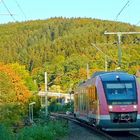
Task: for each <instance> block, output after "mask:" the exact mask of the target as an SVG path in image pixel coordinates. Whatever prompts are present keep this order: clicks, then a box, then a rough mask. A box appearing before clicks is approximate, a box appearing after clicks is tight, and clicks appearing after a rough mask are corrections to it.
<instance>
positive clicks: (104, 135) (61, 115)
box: [51, 113, 116, 140]
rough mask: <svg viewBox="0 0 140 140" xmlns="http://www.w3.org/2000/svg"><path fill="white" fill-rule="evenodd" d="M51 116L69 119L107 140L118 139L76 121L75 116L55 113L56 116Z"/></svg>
mask: <svg viewBox="0 0 140 140" xmlns="http://www.w3.org/2000/svg"><path fill="white" fill-rule="evenodd" d="M51 116H53V117H60V118H63V119H67V120H69V121H72V122H74V123H76V124H78V125H80V126H82V127H85V128H87V129H89V130H92V131H94V132H96V133H97V134H98V135H101V136H103V137H104V138H106V139H107V140H116V139H114V138H113V137H112V136H110V135H108V134H107V133H105V132H103V131H100V130H99V129H97V128H95V127H93V126H91V125H89V124H87V123H84V122H81V121H79V120H77V119H75V118H74V117H73V116H71V115H65V114H56V113H54V114H51Z"/></svg>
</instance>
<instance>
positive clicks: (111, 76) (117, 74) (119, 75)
mask: <svg viewBox="0 0 140 140" xmlns="http://www.w3.org/2000/svg"><path fill="white" fill-rule="evenodd" d="M98 76H99V77H100V78H101V79H102V81H117V80H118V79H119V80H121V81H132V80H134V79H135V76H134V75H132V74H128V73H126V72H122V71H113V72H106V73H102V74H99V75H98Z"/></svg>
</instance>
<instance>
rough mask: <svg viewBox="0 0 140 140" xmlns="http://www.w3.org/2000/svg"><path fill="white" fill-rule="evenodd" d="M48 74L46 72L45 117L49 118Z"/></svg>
mask: <svg viewBox="0 0 140 140" xmlns="http://www.w3.org/2000/svg"><path fill="white" fill-rule="evenodd" d="M47 79H48V77H47V72H45V93H46V95H45V115H46V116H48V91H47V83H48V82H47Z"/></svg>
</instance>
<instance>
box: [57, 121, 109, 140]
mask: <svg viewBox="0 0 140 140" xmlns="http://www.w3.org/2000/svg"><path fill="white" fill-rule="evenodd" d="M69 129H70V130H69V134H68V136H66V137H64V138H61V140H108V139H107V138H105V137H103V136H101V135H99V134H97V133H96V132H94V131H92V130H88V129H86V128H84V127H81V126H79V125H77V124H75V123H72V122H69ZM58 140H60V139H58Z"/></svg>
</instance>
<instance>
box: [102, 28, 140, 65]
mask: <svg viewBox="0 0 140 140" xmlns="http://www.w3.org/2000/svg"><path fill="white" fill-rule="evenodd" d="M104 34H105V35H117V36H118V66H119V67H121V61H122V50H121V36H122V35H123V34H124V35H126V34H127V35H132V34H140V32H106V31H105V32H104Z"/></svg>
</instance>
